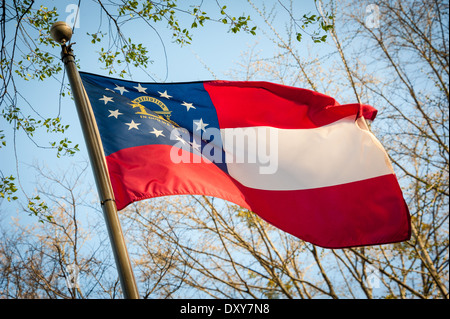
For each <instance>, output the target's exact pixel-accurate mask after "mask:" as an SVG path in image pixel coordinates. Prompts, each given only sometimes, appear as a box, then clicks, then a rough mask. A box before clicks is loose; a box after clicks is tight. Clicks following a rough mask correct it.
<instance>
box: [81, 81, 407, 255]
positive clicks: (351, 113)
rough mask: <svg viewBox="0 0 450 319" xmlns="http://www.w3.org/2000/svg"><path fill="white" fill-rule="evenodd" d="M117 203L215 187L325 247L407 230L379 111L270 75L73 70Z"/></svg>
mask: <svg viewBox="0 0 450 319" xmlns="http://www.w3.org/2000/svg"><path fill="white" fill-rule="evenodd" d="M80 75H81V78H82V81H83V84H84V86H85V89H86V92H87V95H88V97H89V100H90V102H91V105H92V108H93V111H94V114H95V118H96V121H97V125H98V128H99V132H100V135H101V139H102V143H103V148H104V153H105V156H106V161H107V164H108V169H109V175H110V179H111V183H112V186H113V190H114V195H115V200H116V204H117V207H118V209H119V210H120V209H123V208H125V207H126V206H127V205H129V204H130V203H132V202H135V201H139V200H143V199H147V198H152V197H157V196H166V195H182V194H198V195H208V196H214V197H219V198H222V199H224V200H228V201H230V202H233V203H236V204H238V205H240V206H242V207H244V208H247V209H249V210H251V211H253V212H254V213H256V214H258V215H259V216H260V217H261V218H263V219H264V220H266V221H267V222H269V223H271V224H272V225H274V226H276V227H278V228H279V229H281V230H283V231H285V232H288V233H290V234H292V235H294V236H296V237H298V238H300V239H303V240H305V241H308V242H311V243H313V244H316V245H318V246H322V247H327V248H343V247H351V246H362V245H375V244H386V243H394V242H399V241H404V240H407V239H409V238H410V219H409V212H408V208H407V206H406V204H405V201H404V199H403V195H402V192H401V189H400V187H399V184H398V181H397V179H396V176H395V175H394V172H393V169H392V167H391V164H390V162H389V159H388V156H387V154H386V152H385V151H384V149H383V147H382V146H381V144H380V143H379V141H378V140H377V139H376V138H375V136H374V135H373V134H372V133H371V132H370V131H369V130H368V129H367V127H366V126H365V121H364V118H365V119H370V120H373V119H374V118H375V116H376V110H375V109H374V108H372V107H371V106H368V105H360V104H346V105H339V103H337V102H336V100H335V99H333V98H331V97H329V96H326V95H323V94H320V93H317V92H313V91H310V90H305V89H299V88H293V87H287V86H283V85H277V84H272V83H267V82H230V81H205V82H188V83H137V82H131V81H124V80H120V79H113V78H107V77H103V76H98V75H93V74H89V73H84V72H81V73H80Z"/></svg>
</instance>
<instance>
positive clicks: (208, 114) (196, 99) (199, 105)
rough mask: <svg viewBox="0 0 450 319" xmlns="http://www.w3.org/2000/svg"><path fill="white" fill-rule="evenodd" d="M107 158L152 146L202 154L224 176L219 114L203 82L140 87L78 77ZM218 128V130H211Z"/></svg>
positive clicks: (83, 73)
mask: <svg viewBox="0 0 450 319" xmlns="http://www.w3.org/2000/svg"><path fill="white" fill-rule="evenodd" d="M80 76H81V79H82V81H83V84H84V87H85V89H86V93H87V95H88V97H89V100H90V103H91V106H92V109H93V111H94V115H95V118H96V121H97V126H98V129H99V132H100V136H101V139H102V143H103V149H104V152H105V156H108V155H110V154H112V153H115V152H117V151H119V150H121V149H125V148H130V147H135V146H144V145H150V144H166V145H171V146H177V147H179V148H180V149H183V150H186V151H189V152H191V153H193V154H197V155H200V156H201V155H203V157H204V158H206V159H207V160H209V161H211V162H213V163H215V164H216V165H217V166H218V167H219V168H220V169H222V170H223V171H224V172H227V168H226V165H225V153H224V152H223V149H222V141H221V137H220V134H208V132H209V133H211V132H220V130H219V123H218V119H217V114H216V110H215V108H214V106H213V103H212V102H211V99H210V97H209V95H208V93H207V92H206V91H205V90H204V89H203V84H202V82H189V83H177V84H176V85H173V84H170V83H168V84H161V83H138V82H130V81H125V80H120V79H111V78H106V77H101V76H98V75H93V74H89V73H86V72H80ZM211 129H215V130H211Z"/></svg>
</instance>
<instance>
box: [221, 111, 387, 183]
mask: <svg viewBox="0 0 450 319" xmlns="http://www.w3.org/2000/svg"><path fill="white" fill-rule="evenodd" d="M360 121H362V119H360V120H358V122H360ZM359 124H360V126H361V127H362V128H361V127H359V126H358V125H357V123H356V122H355V120H354V118H353V119H352V118H345V119H342V120H339V121H337V122H334V123H332V124H329V125H327V126H323V127H319V128H314V129H278V128H272V127H246V128H226V129H222V130H221V136H222V140H223V146H224V150H225V154H226V155H225V156H226V162H227V167H228V172H229V174H230V175H231V176H232V177H233V178H234V179H236V180H237V181H239V182H240V183H241V184H243V185H244V186H247V187H251V188H255V189H265V190H301V189H312V188H319V187H326V186H333V185H339V184H345V183H350V182H355V181H361V180H365V179H369V178H373V177H378V176H383V175H387V174H393V170H392V167H391V164H390V162H389V159H388V157H387V154H386V152H385V150H384V149H383V147H382V145H381V144H380V142H379V141H378V140H377V139H376V138H375V136H374V135H373V134H372V133H371V132H369V131H368V130H366V129H364V126H363V125H362V124H363V123H362V122H361V123H359ZM243 141H246V142H245V143H244V142H243ZM248 141H250V143H248ZM271 147H272V148H271ZM269 155H270V156H269Z"/></svg>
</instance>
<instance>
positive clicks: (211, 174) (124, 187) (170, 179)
mask: <svg viewBox="0 0 450 319" xmlns="http://www.w3.org/2000/svg"><path fill="white" fill-rule="evenodd" d="M170 149H171V146H168V145H148V146H140V147H133V148H128V149H124V150H121V151H119V152H116V153H113V154H111V155H109V156H108V157H107V158H106V159H107V163H108V168H109V172H110V177H111V182H112V186H113V189H114V194H115V199H116V203H117V207H118V209H119V210H120V209H123V208H125V207H126V206H127V205H128V204H130V203H132V202H134V201H139V200H143V199H147V198H152V197H158V196H166V195H183V194H198V195H208V196H214V197H219V198H222V199H225V200H228V201H230V202H233V203H236V204H238V205H240V206H242V207H245V208H248V209H250V210H252V211H254V212H255V213H257V214H258V215H259V216H260V217H261V218H263V219H264V220H266V221H268V222H269V223H271V224H273V225H274V226H276V227H278V228H280V229H281V230H283V231H286V232H288V233H290V234H292V235H294V236H296V237H299V238H301V239H303V240H306V241H308V242H311V243H313V244H316V245H319V246H322V247H327V248H343V247H351V246H361V245H374V244H386V243H393V242H399V241H403V240H407V239H409V237H410V228H409V227H410V223H409V214H408V209H407V207H406V205H405V203H404V200H403V197H402V194H401V190H400V188H399V186H398V183H397V180H396V178H395V176H394V175H384V176H380V177H376V178H372V179H368V180H363V181H358V182H352V183H347V184H342V185H338V186H330V187H324V188H317V189H309V190H294V191H272V190H257V189H252V188H248V187H245V186H243V185H241V184H240V183H238V182H237V181H235V180H234V179H232V178H231V177H229V176H228V175H227V174H225V173H224V172H223V171H222V170H220V169H219V168H218V167H217V166H215V165H214V164H210V163H205V162H202V163H178V164H175V163H173V162H172V161H171V160H170ZM192 156H194V157H195V156H197V155H194V154H192ZM149 159H151V161H149Z"/></svg>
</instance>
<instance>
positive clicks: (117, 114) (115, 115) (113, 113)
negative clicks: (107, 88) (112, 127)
mask: <svg viewBox="0 0 450 319" xmlns="http://www.w3.org/2000/svg"><path fill="white" fill-rule="evenodd" d="M108 111H109V113H111V114H109V115H108V117H111V116H114V117H115V118H118V116H119V115H122V114H123V113H119V110H115V111H111V110H108Z"/></svg>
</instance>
